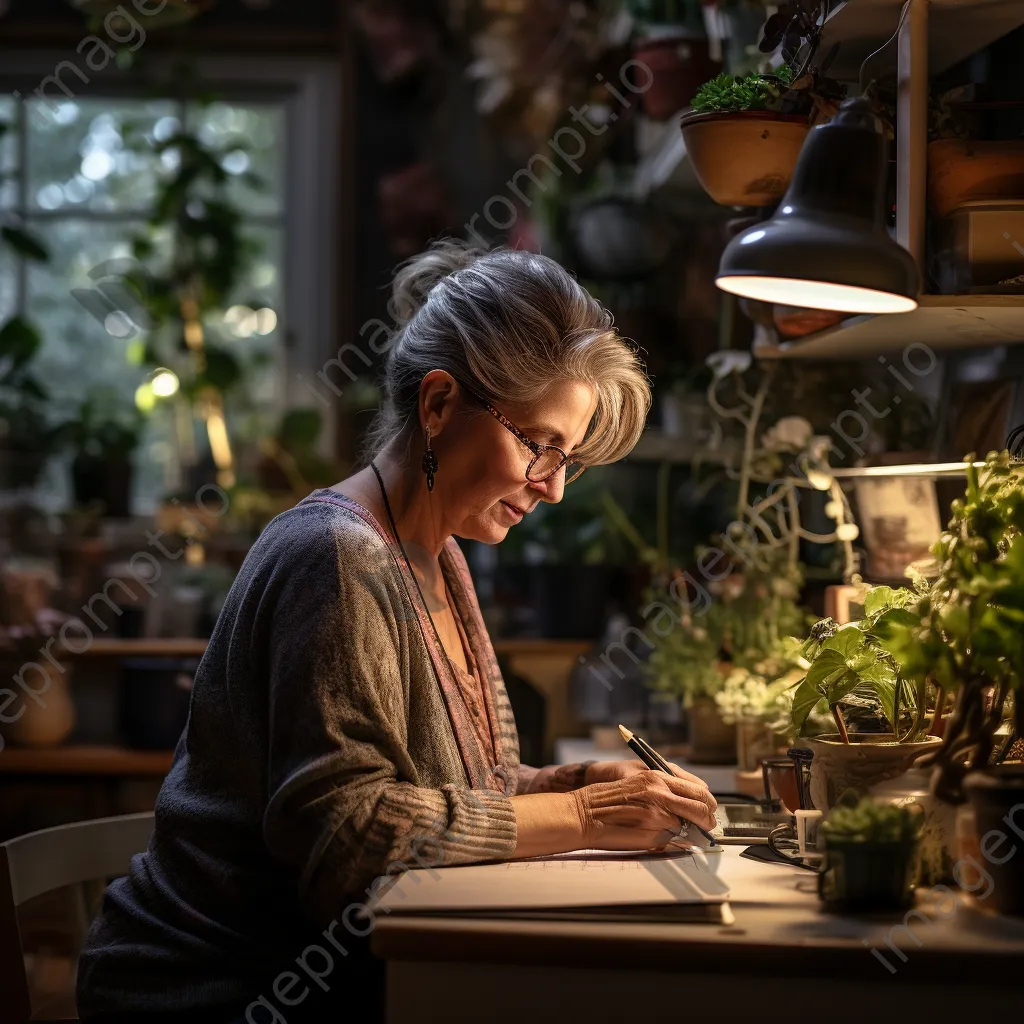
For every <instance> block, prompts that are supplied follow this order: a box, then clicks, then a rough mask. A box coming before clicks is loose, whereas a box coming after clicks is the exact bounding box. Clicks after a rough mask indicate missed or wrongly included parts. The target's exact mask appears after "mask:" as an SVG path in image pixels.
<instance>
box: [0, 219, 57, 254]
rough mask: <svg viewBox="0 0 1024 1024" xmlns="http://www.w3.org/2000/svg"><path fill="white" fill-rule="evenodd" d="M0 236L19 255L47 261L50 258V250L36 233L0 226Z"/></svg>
mask: <svg viewBox="0 0 1024 1024" xmlns="http://www.w3.org/2000/svg"><path fill="white" fill-rule="evenodd" d="M0 238H3V240H4V241H5V242H6V243H7V244H8V245H9V246H10V247H11V248H12V249H13V250H14V251H15V252H16V253H17V254H18V255H19V256H23V257H24V258H25V259H27V260H36V261H37V262H39V263H46V262H48V261H49V259H50V251H49V250H48V249H47V248H46V246H45V245H44V244H43V243H42V242H40V241H39V239H38V238H36V237H35V236H34V235H30V234H29V233H28V232H27V231H22V229H21V228H12V227H5V228H0Z"/></svg>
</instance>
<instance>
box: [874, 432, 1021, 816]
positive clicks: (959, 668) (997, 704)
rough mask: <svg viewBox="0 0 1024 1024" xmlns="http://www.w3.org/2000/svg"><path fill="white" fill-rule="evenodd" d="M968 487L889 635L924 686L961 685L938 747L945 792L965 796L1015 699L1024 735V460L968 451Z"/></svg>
mask: <svg viewBox="0 0 1024 1024" xmlns="http://www.w3.org/2000/svg"><path fill="white" fill-rule="evenodd" d="M965 462H966V463H967V488H966V492H965V494H964V497H963V498H960V499H957V500H956V501H954V502H953V505H952V516H951V518H950V520H949V524H948V526H947V528H946V530H945V532H944V533H943V534H942V536H941V537H940V538H939V540H938V542H937V543H936V545H935V547H934V549H933V551H934V554H935V558H936V561H937V569H938V574H937V576H936V578H935V579H934V581H933V582H932V583H931V584H930V586H929V587H928V588H927V589H926V590H925V591H924V592H923V593H922V594H921V595H920V597H919V598H918V600H917V601H916V602H915V603H914V605H913V606H912V607H910V608H909V609H908V611H910V612H912V617H908V618H907V619H906V620H905V621H901V622H894V623H893V627H892V629H891V630H889V632H888V635H887V636H886V637H885V639H884V641H883V642H884V645H885V647H886V649H887V650H888V651H889V652H890V653H891V654H892V656H893V658H894V659H895V661H896V662H897V664H899V666H900V671H901V672H902V673H903V674H904V676H905V677H906V678H907V679H910V680H913V681H914V682H915V683H916V685H917V687H918V688H919V690H920V689H921V688H923V687H924V686H925V685H927V683H928V682H929V681H932V682H934V684H935V685H936V686H937V687H938V689H939V702H938V706H939V708H940V709H941V707H942V704H943V697H944V695H945V694H947V693H950V692H955V694H956V696H955V700H954V706H953V710H952V712H951V714H950V716H949V718H948V719H947V721H946V723H945V729H944V731H943V742H942V746H941V748H940V749H939V751H938V752H937V753H936V755H935V762H936V763H937V764H938V765H939V767H940V772H939V777H938V780H937V782H936V793H937V794H938V795H940V796H941V797H943V799H946V800H949V801H951V802H961V801H962V800H963V799H964V793H963V788H962V782H963V778H964V776H965V775H966V774H967V772H968V771H970V770H973V769H983V768H984V767H985V766H986V765H987V764H988V763H989V760H990V758H991V756H992V754H993V750H994V747H995V742H996V740H995V737H996V732H997V730H998V729H999V727H1000V725H1001V724H1002V722H1003V719H1004V716H1005V715H1006V713H1007V712H1008V710H1009V708H1010V706H1011V705H1012V707H1013V714H1014V721H1015V732H1016V734H1017V735H1024V700H1022V699H1021V691H1022V689H1024V465H1021V464H1019V463H1015V462H1013V461H1012V460H1011V458H1010V455H1009V453H1008V452H1005V451H1003V452H990V453H989V454H988V456H987V458H986V459H985V464H984V466H983V467H982V468H980V469H979V468H978V467H976V466H975V465H974V462H975V458H974V455H973V454H972V455H969V456H967V458H966V460H965Z"/></svg>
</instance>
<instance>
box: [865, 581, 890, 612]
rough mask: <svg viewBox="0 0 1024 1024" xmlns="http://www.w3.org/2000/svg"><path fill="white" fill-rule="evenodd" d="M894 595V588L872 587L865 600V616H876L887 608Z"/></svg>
mask: <svg viewBox="0 0 1024 1024" xmlns="http://www.w3.org/2000/svg"><path fill="white" fill-rule="evenodd" d="M893 593H894V591H893V589H892V587H872V588H871V589H870V590H869V591H868V593H867V595H866V596H865V598H864V614H865V615H874V614H875V613H876V612H880V611H882V610H883V609H885V608H887V607H888V606H889V602H890V601H891V600H892V595H893Z"/></svg>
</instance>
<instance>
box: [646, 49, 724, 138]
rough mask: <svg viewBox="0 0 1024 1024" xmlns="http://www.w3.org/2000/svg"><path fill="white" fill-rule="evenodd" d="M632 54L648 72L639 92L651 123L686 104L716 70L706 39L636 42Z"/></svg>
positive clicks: (671, 114)
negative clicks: (644, 88) (642, 87)
mask: <svg viewBox="0 0 1024 1024" xmlns="http://www.w3.org/2000/svg"><path fill="white" fill-rule="evenodd" d="M633 54H634V56H635V57H636V59H637V60H638V61H640V63H641V64H643V65H645V66H646V67H647V69H648V71H649V72H650V85H649V86H648V88H647V89H646V90H645V91H644V93H643V100H642V106H643V111H644V113H645V114H646V115H647V116H648V117H649V118H651V120H653V121H667V120H668V119H669V118H670V117H672V116H673V115H674V114H678V113H679V112H680V111H681V110H683V109H684V108H685V107H686V106H688V105H689V103H690V100H691V99H692V98H693V95H694V93H695V92H696V91H697V90H698V89H699V88H700V86H701V83H702V82H706V81H707V80H708V78H709V77H711V76H713V75H714V74H715V73H716V72H717V71H719V70H720V68H721V66H722V64H721V61H716V60H712V59H711V54H710V52H709V50H708V41H707V39H706V38H699V37H694V36H684V35H669V36H664V37H661V38H648V39H640V40H638V41H637V43H636V46H635V48H634V50H633Z"/></svg>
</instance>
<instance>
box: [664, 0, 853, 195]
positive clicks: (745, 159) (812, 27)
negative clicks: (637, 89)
mask: <svg viewBox="0 0 1024 1024" xmlns="http://www.w3.org/2000/svg"><path fill="white" fill-rule="evenodd" d="M829 9H830V0H824V2H822V3H820V4H818V3H813V4H810V3H809V2H808V0H791V2H788V3H785V4H783V5H782V6H781V7H780V8H779V11H778V13H777V14H775V15H773V16H772V17H771V18H769V19H768V22H767V23H766V24H765V30H764V31H765V34H764V37H763V38H762V40H761V44H760V45H761V49H762V50H763V51H774V50H776V49H778V48H780V46H781V52H782V57H783V60H784V61H785V63H783V64H782V65H781V66H780V67H778V68H777V69H775V70H773V71H770V72H752V73H750V74H748V75H744V76H732V75H727V74H721V75H718V76H717V77H715V78H713V79H711V80H710V81H709V82H706V83H705V84H704V85H703V86H702V87H701V88H700V89H699V90H698V92H697V94H696V95H695V96H694V97H693V101H692V104H691V105H692V107H693V109H692V111H691V112H690V113H688V114H685V115H684V116H683V118H682V120H681V122H680V126H681V128H682V132H683V138H684V140H685V142H686V151H687V153H688V154H689V156H690V160H691V162H692V164H693V169H694V172H695V173H696V175H697V178H698V180H699V181H700V183H701V185H702V186H703V187H704V189H705V190H706V191H707V193H708V194H709V195H710V196H711V198H712V199H714V200H715V202H717V203H721V204H722V205H723V206H771V205H773V204H775V203H777V202H778V201H779V200H780V199H781V198H782V196H783V195H784V194H785V192H786V189H787V188H788V187H789V181H790V178H791V177H792V176H793V169H794V167H795V166H796V161H797V157H798V156H799V155H800V150H801V148H802V147H803V144H804V139H805V138H806V135H807V132H808V131H809V129H810V127H811V124H812V123H814V120H815V119H816V118H819V117H831V116H832V114H833V113H834V112H835V110H836V108H837V106H838V102H839V100H841V99H842V96H843V92H844V90H843V88H842V86H840V85H839V84H838V83H837V82H835V81H833V80H832V79H829V78H827V77H826V74H825V72H826V71H827V69H828V65H829V63H831V60H832V57H833V56H834V54H835V48H833V50H832V51H830V53H829V55H827V57H826V58H825V60H824V61H822V62H821V64H820V65H817V66H816V65H815V64H814V60H815V58H816V56H817V53H818V49H819V47H820V44H821V25H822V23H823V22H824V19H825V18H826V17H827V16H828V12H829Z"/></svg>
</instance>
